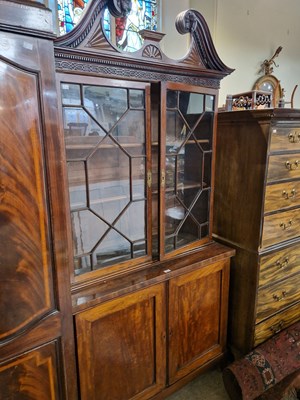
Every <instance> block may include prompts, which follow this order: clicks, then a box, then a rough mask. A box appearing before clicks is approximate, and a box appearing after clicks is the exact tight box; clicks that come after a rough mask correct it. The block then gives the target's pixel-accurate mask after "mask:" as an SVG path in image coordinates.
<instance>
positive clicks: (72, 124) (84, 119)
mask: <svg viewBox="0 0 300 400" xmlns="http://www.w3.org/2000/svg"><path fill="white" fill-rule="evenodd" d="M63 120H64V134H65V145H66V156H67V159H68V160H83V159H86V158H87V157H88V156H89V154H90V153H91V152H92V151H93V149H94V148H95V147H96V145H97V144H98V143H99V142H100V141H101V138H102V137H103V136H105V132H104V131H103V129H102V128H101V127H100V126H99V125H98V124H97V123H96V122H95V121H94V120H93V119H92V118H91V117H90V116H89V115H88V114H87V112H86V111H85V110H84V109H83V108H79V107H64V109H63Z"/></svg>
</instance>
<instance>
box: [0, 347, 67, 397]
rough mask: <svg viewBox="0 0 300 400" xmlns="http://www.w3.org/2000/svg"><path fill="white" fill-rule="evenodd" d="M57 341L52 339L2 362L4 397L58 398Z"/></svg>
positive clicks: (0, 379) (0, 392)
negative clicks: (43, 344)
mask: <svg viewBox="0 0 300 400" xmlns="http://www.w3.org/2000/svg"><path fill="white" fill-rule="evenodd" d="M59 370H60V366H59V362H58V358H57V343H56V342H51V343H48V344H47V345H45V346H42V347H40V348H38V349H35V350H33V351H31V352H29V353H25V354H24V355H22V356H20V357H18V358H14V359H11V360H9V361H8V362H5V363H1V364H0V399H1V400H8V399H14V400H58V399H61V398H62V395H61V393H60V390H59V385H58V373H59Z"/></svg>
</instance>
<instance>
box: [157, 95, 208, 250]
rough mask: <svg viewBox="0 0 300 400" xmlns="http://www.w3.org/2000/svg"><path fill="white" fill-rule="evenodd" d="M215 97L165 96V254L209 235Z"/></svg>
mask: <svg viewBox="0 0 300 400" xmlns="http://www.w3.org/2000/svg"><path fill="white" fill-rule="evenodd" d="M214 101H215V99H214V96H212V95H206V94H203V93H191V92H184V91H172V90H167V110H166V124H167V126H166V143H165V146H166V159H165V191H164V193H165V194H164V196H165V252H166V253H168V252H170V251H173V250H176V249H178V248H180V247H182V246H186V245H188V244H190V243H194V242H196V241H198V240H201V239H203V238H205V237H206V236H207V235H208V234H209V205H210V185H211V154H212V132H213V117H214V114H213V110H214V106H215V104H214Z"/></svg>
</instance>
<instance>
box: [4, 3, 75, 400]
mask: <svg viewBox="0 0 300 400" xmlns="http://www.w3.org/2000/svg"><path fill="white" fill-rule="evenodd" d="M3 7H5V4H4V6H3ZM15 7H16V6H15ZM21 11H22V10H21ZM17 12H18V7H16V13H17ZM23 12H24V13H25V14H26V10H23ZM24 18H25V16H24ZM0 28H1V26H0ZM0 43H1V46H0V227H1V228H0V316H1V318H0V399H1V400H4V399H5V400H7V399H11V398H14V399H36V400H43V399H45V400H46V399H47V400H48V399H65V398H71V397H72V398H75V395H74V393H75V391H74V389H73V388H74V387H75V385H74V384H71V386H70V388H69V387H68V386H67V384H66V381H67V379H66V374H65V364H66V359H65V356H66V354H67V353H68V352H69V351H70V350H72V331H71V330H72V325H71V323H72V319H71V318H70V317H69V316H68V315H67V311H68V301H67V297H66V295H67V293H68V290H67V289H68V286H67V284H66V279H65V277H64V275H63V267H64V265H63V260H65V259H66V254H65V253H64V251H65V250H64V248H65V245H64V238H63V234H62V228H61V227H60V228H59V224H62V225H63V215H61V217H62V219H61V220H60V221H59V220H58V210H57V209H55V206H56V204H54V200H55V198H56V196H58V193H59V191H58V175H59V172H58V170H57V169H56V166H55V161H54V158H53V154H54V147H55V148H56V151H58V154H59V144H58V142H57V135H58V132H57V125H58V123H57V120H56V119H55V118H56V113H55V109H56V108H57V107H55V97H56V93H55V87H56V86H55V79H54V58H53V45H52V41H51V40H46V39H39V38H36V37H30V36H28V37H27V36H25V35H21V34H17V33H12V32H9V33H8V32H1V31H0ZM55 142H56V143H55ZM51 158H52V159H51ZM56 200H61V198H59V196H58V197H57V199H56ZM55 218H56V220H55ZM58 244H60V247H61V248H59V247H58ZM67 278H68V276H67ZM60 295H61V297H59V296H60ZM70 316H71V313H70ZM73 365H74V364H73V360H72V358H71V357H69V359H68V370H69V373H70V377H71V376H74V367H73ZM74 381H75V380H74Z"/></svg>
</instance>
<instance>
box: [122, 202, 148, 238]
mask: <svg viewBox="0 0 300 400" xmlns="http://www.w3.org/2000/svg"><path fill="white" fill-rule="evenodd" d="M133 221H134V223H133ZM115 227H116V228H117V230H118V231H119V232H121V233H122V234H123V235H124V236H125V237H127V238H128V239H129V240H130V241H131V242H133V241H137V240H145V233H146V230H145V202H144V201H137V202H134V203H131V204H130V206H129V207H128V208H127V209H126V211H125V212H124V213H123V214H122V215H121V216H120V218H119V220H118V221H117V223H116V224H115Z"/></svg>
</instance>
